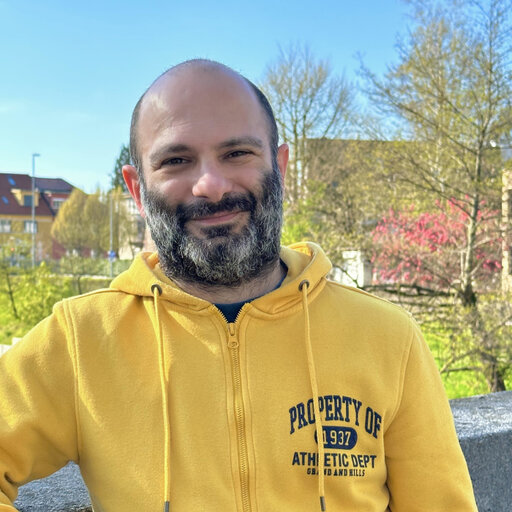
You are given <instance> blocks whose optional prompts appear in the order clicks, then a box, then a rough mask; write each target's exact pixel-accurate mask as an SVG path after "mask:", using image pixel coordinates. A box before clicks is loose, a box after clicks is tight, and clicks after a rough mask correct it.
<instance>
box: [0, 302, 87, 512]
mask: <svg viewBox="0 0 512 512" xmlns="http://www.w3.org/2000/svg"><path fill="white" fill-rule="evenodd" d="M59 311H60V314H59ZM68 338H71V336H70V334H69V333H68V332H67V329H66V326H65V321H64V317H63V315H62V306H61V305H57V306H56V308H55V309H54V313H53V314H52V315H51V316H50V317H48V318H46V319H45V320H43V321H42V322H41V323H40V324H38V325H37V326H36V327H34V328H33V329H32V330H31V331H30V332H29V333H28V334H27V335H26V336H25V338H24V339H23V340H21V341H20V342H19V343H17V344H16V345H15V346H14V347H12V348H11V349H9V350H8V351H7V353H5V354H4V355H3V356H2V357H0V511H4V510H5V511H6V512H7V511H8V510H15V509H14V508H11V507H12V503H13V502H14V500H15V499H16V496H17V493H18V487H19V486H21V485H23V484H25V483H27V482H29V481H31V480H34V479H38V478H43V477H45V476H48V475H49V474H51V473H53V472H55V471H56V470H57V469H59V468H61V467H62V466H64V465H65V464H66V463H67V462H68V461H70V460H74V461H77V459H78V448H77V444H78V443H77V421H76V416H75V409H76V408H75V397H76V392H75V389H76V386H75V378H74V375H75V372H74V364H73V360H74V357H73V351H72V350H70V347H71V348H72V347H73V346H74V345H73V343H72V341H69V342H68Z"/></svg>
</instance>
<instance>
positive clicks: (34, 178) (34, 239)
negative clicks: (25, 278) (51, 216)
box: [31, 153, 41, 268]
mask: <svg viewBox="0 0 512 512" xmlns="http://www.w3.org/2000/svg"><path fill="white" fill-rule="evenodd" d="M38 156H41V155H40V154H39V153H32V222H31V231H32V268H34V267H35V266H36V157H38Z"/></svg>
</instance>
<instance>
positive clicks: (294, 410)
mask: <svg viewBox="0 0 512 512" xmlns="http://www.w3.org/2000/svg"><path fill="white" fill-rule="evenodd" d="M296 421H297V408H296V407H292V408H291V409H290V434H293V433H294V432H295V427H294V426H293V424H294V423H295V422H296Z"/></svg>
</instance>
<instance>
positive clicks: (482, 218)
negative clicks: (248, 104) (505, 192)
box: [363, 0, 512, 390]
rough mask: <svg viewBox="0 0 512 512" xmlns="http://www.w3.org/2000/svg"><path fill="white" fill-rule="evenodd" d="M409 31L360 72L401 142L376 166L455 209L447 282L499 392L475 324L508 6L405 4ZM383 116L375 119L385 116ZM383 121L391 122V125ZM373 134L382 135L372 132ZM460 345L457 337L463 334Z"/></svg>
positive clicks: (490, 354)
mask: <svg viewBox="0 0 512 512" xmlns="http://www.w3.org/2000/svg"><path fill="white" fill-rule="evenodd" d="M409 3H410V5H411V8H412V15H413V20H414V23H413V27H412V30H411V32H410V35H409V38H408V40H406V41H402V42H400V43H399V45H398V51H399V62H398V64H396V65H392V66H390V67H389V68H388V69H389V71H388V73H387V74H386V76H385V77H384V78H378V77H377V76H375V75H374V74H372V73H371V72H370V71H369V70H367V69H365V68H363V74H364V76H365V77H366V79H367V81H368V82H367V83H368V92H369V96H370V99H371V100H372V102H373V104H374V105H375V108H376V110H377V112H378V113H379V114H380V115H381V116H384V118H385V119H386V121H383V122H382V124H381V126H384V127H385V128H386V130H388V133H390V130H391V128H392V127H393V126H395V127H396V129H395V131H394V132H392V133H391V136H392V137H397V138H402V139H403V140H404V141H405V142H403V143H402V144H400V145H399V146H397V147H396V149H399V150H398V151H390V152H389V153H388V154H387V155H386V156H385V158H386V160H387V161H386V164H385V166H384V168H388V169H393V173H394V175H396V176H398V177H399V178H400V179H401V180H402V181H403V182H404V183H407V184H408V185H409V186H410V187H411V191H412V193H413V194H416V195H418V194H420V193H421V194H422V195H423V197H430V203H431V205H433V204H434V202H435V201H451V203H452V205H453V206H454V207H455V208H456V209H458V210H460V217H461V218H462V219H463V226H462V228H463V231H464V237H463V238H460V239H459V243H460V244H461V245H460V247H459V249H460V251H461V262H462V264H461V265H460V267H459V268H458V270H457V271H454V272H453V274H452V275H451V277H450V276H448V278H449V279H450V288H452V289H456V290H457V292H456V299H457V303H456V305H457V307H459V306H460V310H461V311H462V312H463V317H464V321H465V322H469V323H468V324H467V325H468V329H469V330H470V332H471V336H472V338H473V339H474V340H476V343H477V345H478V344H479V346H480V349H481V362H482V364H483V365H484V366H485V368H486V373H487V374H489V375H494V376H495V377H494V379H493V384H492V386H493V387H492V390H500V389H503V388H504V373H503V371H504V370H503V366H502V365H500V361H499V357H498V356H497V355H496V352H495V351H494V348H495V347H492V348H493V350H489V349H488V348H489V347H488V344H489V339H488V337H486V336H485V331H484V330H483V329H482V326H483V325H488V322H487V319H485V318H483V317H482V316H481V315H482V309H481V307H480V306H479V305H478V300H479V296H482V294H483V293H485V288H482V287H481V286H480V285H481V283H479V282H478V281H477V275H478V273H479V269H481V266H482V264H481V260H480V259H479V244H480V240H481V239H482V238H485V233H486V228H487V223H488V220H489V219H488V216H487V215H486V212H485V209H490V210H491V211H492V210H498V209H499V207H500V187H501V171H502V164H503V162H502V161H501V155H500V152H499V150H497V149H496V146H499V145H500V144H502V143H506V141H507V140H509V138H510V134H511V130H512V104H511V98H512V94H511V93H512V69H511V62H512V59H511V58H510V57H511V54H512V52H511V40H512V39H511V27H510V12H511V11H512V3H511V2H510V0H489V1H486V2H484V1H482V2H476V1H474V2H473V1H472V2H451V3H448V2H446V3H434V2H426V1H422V0H412V1H410V2H409ZM384 118H383V119H384ZM390 120H391V121H390ZM374 136H375V137H379V136H380V137H381V138H382V134H379V133H377V132H375V133H374ZM461 339H462V338H461Z"/></svg>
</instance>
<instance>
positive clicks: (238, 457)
mask: <svg viewBox="0 0 512 512" xmlns="http://www.w3.org/2000/svg"><path fill="white" fill-rule="evenodd" d="M281 257H282V259H283V261H284V262H285V263H286V265H287V266H288V277H287V279H286V281H285V283H283V285H282V286H281V287H280V288H278V289H277V290H275V291H273V292H271V293H269V294H267V295H265V296H263V297H261V298H258V299H256V300H254V301H253V302H251V303H248V304H246V305H245V306H244V307H243V309H242V310H241V312H240V314H239V315H238V317H237V320H236V322H234V323H231V324H228V323H227V322H226V321H225V319H224V317H223V316H222V314H221V313H220V312H219V310H218V309H217V308H216V307H215V306H213V305H212V304H210V303H208V302H206V301H204V300H201V299H197V298H195V297H192V296H190V295H188V294H186V293H185V292H183V291H181V290H180V289H178V288H177V287H176V286H174V285H173V284H172V283H171V282H170V281H168V280H166V279H165V278H163V279H160V278H158V277H157V276H158V275H159V272H158V271H156V272H155V266H156V265H157V262H158V260H157V257H156V256H155V255H147V254H146V255H143V256H141V257H138V258H137V259H136V260H135V261H134V263H133V265H132V267H131V268H130V269H129V270H128V271H127V272H125V273H123V274H121V275H120V276H119V277H118V278H117V279H115V280H114V281H113V283H112V285H111V287H110V289H108V290H100V291H96V292H93V293H89V294H87V295H83V296H80V297H75V298H72V299H67V300H64V301H62V302H60V303H58V304H57V305H56V306H55V308H54V313H53V314H52V315H51V316H50V317H49V318H47V319H46V320H44V321H43V322H41V323H40V324H39V325H38V326H36V327H35V328H34V329H33V330H32V331H31V332H30V333H29V334H28V335H27V336H26V338H25V340H23V341H22V342H21V343H19V344H17V345H16V346H15V347H13V348H12V349H11V350H9V351H8V352H7V354H6V355H5V356H3V357H2V358H0V393H1V398H0V503H3V504H4V505H1V504H0V511H2V512H3V511H10V510H14V508H13V507H12V502H13V501H14V499H15V497H16V493H17V487H18V486H19V485H22V484H24V483H26V482H27V481H29V480H32V479H35V478H41V477H44V476H46V475H48V474H50V473H52V472H53V471H55V470H57V469H58V468H60V467H61V466H63V465H64V464H66V463H67V462H68V461H70V460H72V461H75V462H76V463H78V464H79V465H80V469H81V472H82V475H83V478H84V480H85V483H86V485H87V487H88V489H89V492H90V495H91V500H92V503H93V506H94V510H95V511H96V512H121V511H123V512H141V511H144V512H146V511H147V512H155V511H158V512H161V511H163V510H168V508H169V507H168V505H166V504H165V502H167V501H169V500H170V510H172V512H201V511H208V512H210V511H212V512H214V511H218V512H235V511H237V512H247V511H251V512H257V511H258V512H274V511H276V512H277V511H279V512H303V511H304V512H306V511H307V512H311V511H318V510H320V507H321V504H320V501H319V497H320V496H322V502H323V503H322V506H323V505H324V504H325V506H326V509H327V510H328V511H344V512H345V511H346V512H384V511H386V510H392V511H393V512H416V511H417V512H419V511H424V512H436V511H447V512H448V511H449V512H459V511H460V512H461V511H464V512H466V511H467V512H469V511H476V506H475V503H474V498H473V494H472V489H471V482H470V479H469V475H468V472H467V468H466V464H465V461H464V458H463V456H462V452H461V450H460V448H459V444H458V441H457V437H456V434H455V430H454V426H453V422H452V417H451V413H450V409H449V405H448V402H447V400H446V398H445V395H444V391H443V388H442V385H441V382H440V378H439V376H438V373H437V370H436V367H435V364H434V362H433V359H432V356H431V354H430V353H429V350H428V348H427V347H426V345H425V343H424V341H423V340H422V338H421V335H420V333H419V331H418V329H417V327H416V325H415V324H414V322H413V321H412V320H411V318H410V316H409V315H408V314H407V313H405V312H404V311H402V310H401V309H400V308H398V307H396V306H394V305H392V304H390V303H388V302H386V301H384V300H381V299H378V298H376V297H373V296H370V295H368V294H366V293H363V292H361V291H358V290H355V289H352V288H348V287H344V286H341V285H339V284H335V283H332V282H330V281H328V280H327V279H326V278H325V275H326V274H327V272H328V271H329V268H330V263H329V261H328V260H327V258H326V257H325V255H324V254H323V253H322V251H321V250H320V249H319V248H318V247H316V246H314V245H313V244H300V245H296V246H294V247H293V250H292V249H283V251H282V254H281ZM301 283H302V285H301ZM153 285H158V286H153ZM319 434H320V436H322V437H323V440H324V442H323V443H317V439H318V437H319Z"/></svg>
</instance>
